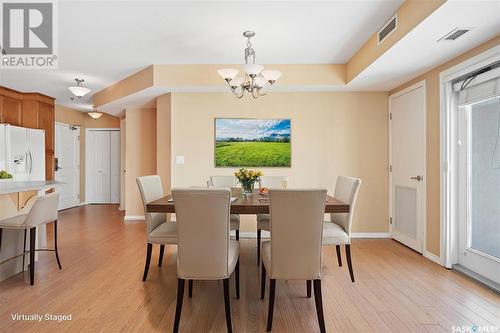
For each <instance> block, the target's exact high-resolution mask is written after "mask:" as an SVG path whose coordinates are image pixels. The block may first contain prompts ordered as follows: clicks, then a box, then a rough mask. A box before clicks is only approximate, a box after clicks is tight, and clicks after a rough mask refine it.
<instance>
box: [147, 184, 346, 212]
mask: <svg viewBox="0 0 500 333" xmlns="http://www.w3.org/2000/svg"><path fill="white" fill-rule="evenodd" d="M231 198H232V199H231V214H269V205H270V200H269V195H263V194H261V193H260V192H259V190H254V191H253V193H252V194H251V195H242V194H241V190H240V189H238V188H233V189H231ZM349 210H350V206H349V204H347V203H345V202H342V201H340V200H338V199H335V198H334V197H332V196H331V195H327V196H326V201H325V213H349ZM146 211H147V212H148V213H175V203H174V201H173V199H172V195H167V196H164V197H163V198H160V199H158V200H154V201H151V202H150V203H148V204H147V205H146Z"/></svg>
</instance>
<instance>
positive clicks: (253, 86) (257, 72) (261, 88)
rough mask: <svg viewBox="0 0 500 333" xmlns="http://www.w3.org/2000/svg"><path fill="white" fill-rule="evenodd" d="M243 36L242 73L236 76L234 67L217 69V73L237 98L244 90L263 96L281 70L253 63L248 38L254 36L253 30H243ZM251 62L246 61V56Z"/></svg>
mask: <svg viewBox="0 0 500 333" xmlns="http://www.w3.org/2000/svg"><path fill="white" fill-rule="evenodd" d="M243 36H245V37H246V38H247V47H246V49H245V65H243V69H244V71H245V72H244V74H243V75H241V76H238V73H239V70H237V69H234V68H223V69H219V70H218V71H217V73H219V75H220V76H221V77H222V78H223V79H224V81H226V83H227V84H228V86H229V88H230V89H231V92H232V93H233V94H234V95H235V96H236V97H238V98H241V97H243V95H244V94H245V92H248V93H250V94H252V96H253V98H257V97H259V96H264V95H265V94H266V90H267V89H268V88H269V87H270V86H272V85H273V84H274V82H276V80H278V79H279V78H280V77H281V72H279V71H275V70H269V69H265V70H264V66H262V65H257V64H256V63H255V50H254V49H253V48H252V43H251V42H250V38H252V37H254V36H255V32H253V31H245V32H244V33H243ZM250 57H251V58H252V62H251V63H248V58H250Z"/></svg>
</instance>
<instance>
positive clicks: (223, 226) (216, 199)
mask: <svg viewBox="0 0 500 333" xmlns="http://www.w3.org/2000/svg"><path fill="white" fill-rule="evenodd" d="M172 195H173V197H174V202H175V212H176V214H177V221H178V222H177V223H178V231H179V249H178V259H177V278H178V279H177V283H178V286H177V307H176V310H175V321H174V329H173V331H174V332H178V330H179V323H180V319H181V310H182V300H183V295H184V282H185V280H188V281H189V297H191V295H192V281H193V280H222V281H223V286H224V303H225V311H226V325H227V331H228V332H232V325H231V305H230V300H229V277H230V276H231V274H232V273H233V271H234V272H235V275H236V276H235V278H236V298H240V283H239V275H240V274H239V242H238V241H236V240H233V239H231V238H230V237H229V214H230V213H229V212H230V198H231V191H230V190H229V189H226V188H210V189H174V190H173V191H172ZM201 222H203V223H201Z"/></svg>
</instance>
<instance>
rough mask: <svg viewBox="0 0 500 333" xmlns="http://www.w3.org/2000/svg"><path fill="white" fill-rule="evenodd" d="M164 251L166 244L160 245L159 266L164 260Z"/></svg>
mask: <svg viewBox="0 0 500 333" xmlns="http://www.w3.org/2000/svg"><path fill="white" fill-rule="evenodd" d="M163 252H165V244H161V245H160V257H159V259H158V267H161V264H162V262H163Z"/></svg>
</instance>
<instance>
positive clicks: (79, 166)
mask: <svg viewBox="0 0 500 333" xmlns="http://www.w3.org/2000/svg"><path fill="white" fill-rule="evenodd" d="M57 125H62V126H67V127H70V126H74V127H77V128H78V135H79V136H80V135H82V127H81V125H72V124H66V123H63V122H60V121H56V122H55V125H54V156H55V152H56V151H57V147H56V145H57V139H56V135H57ZM80 139H81V138H80ZM80 139H78V140H77V141H78V144H77V146H78V155H77V157H78V182H77V192H78V204H77V205H75V206H71V207H66V208H62V209H69V208H74V207H78V206H81V205H84V204H85V202H82V198H81V196H80V194H81V188H80V183H81V181H82V161H81V158H80V155H81V140H80ZM54 178H55V174H54Z"/></svg>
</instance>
